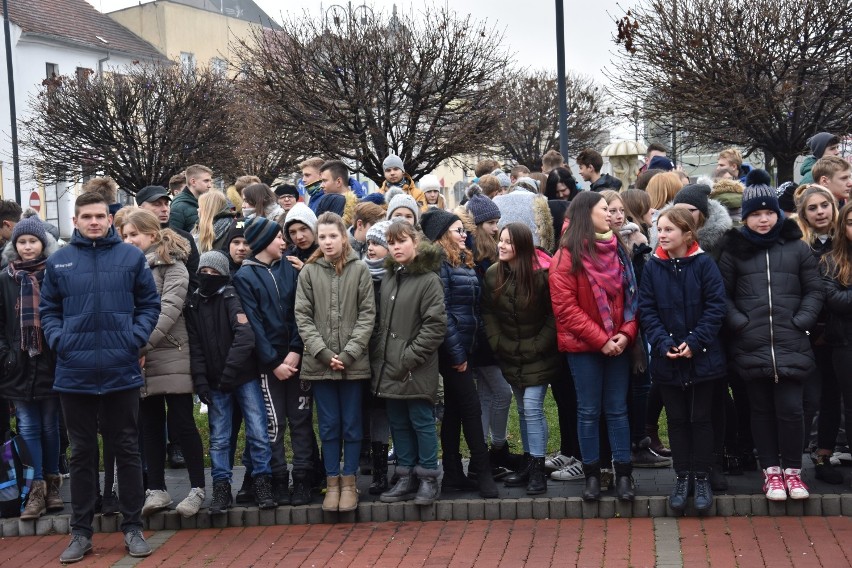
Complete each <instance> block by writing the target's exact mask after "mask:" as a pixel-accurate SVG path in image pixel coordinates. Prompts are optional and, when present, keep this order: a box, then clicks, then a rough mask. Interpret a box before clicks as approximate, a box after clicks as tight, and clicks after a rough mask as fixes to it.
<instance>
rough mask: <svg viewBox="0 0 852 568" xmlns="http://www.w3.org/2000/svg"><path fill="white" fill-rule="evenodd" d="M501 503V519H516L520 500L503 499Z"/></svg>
mask: <svg viewBox="0 0 852 568" xmlns="http://www.w3.org/2000/svg"><path fill="white" fill-rule="evenodd" d="M499 504H500V518H501V519H503V520H504V521H514V520H515V519H517V518H518V501H517V500H516V499H501V500H500V503H499Z"/></svg>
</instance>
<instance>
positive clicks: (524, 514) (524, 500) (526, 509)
mask: <svg viewBox="0 0 852 568" xmlns="http://www.w3.org/2000/svg"><path fill="white" fill-rule="evenodd" d="M532 503H533V500H532V499H530V498H529V497H521V498H520V499H518V505H517V508H518V512H517V515H518V516H517V518H518V519H532V513H533V509H532Z"/></svg>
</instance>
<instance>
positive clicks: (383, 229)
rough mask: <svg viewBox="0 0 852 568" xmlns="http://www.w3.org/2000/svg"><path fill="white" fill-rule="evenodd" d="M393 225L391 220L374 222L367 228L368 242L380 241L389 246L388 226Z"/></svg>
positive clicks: (379, 242) (384, 245)
mask: <svg viewBox="0 0 852 568" xmlns="http://www.w3.org/2000/svg"><path fill="white" fill-rule="evenodd" d="M390 226H391V222H390V221H379V222H378V223H374V224H373V226H371V227H370V228H369V229H368V230H367V242H368V243H369V242H370V241H373V242H374V243H378V244H380V245H382V246H383V247H385V248H388V239H387V234H388V227H390Z"/></svg>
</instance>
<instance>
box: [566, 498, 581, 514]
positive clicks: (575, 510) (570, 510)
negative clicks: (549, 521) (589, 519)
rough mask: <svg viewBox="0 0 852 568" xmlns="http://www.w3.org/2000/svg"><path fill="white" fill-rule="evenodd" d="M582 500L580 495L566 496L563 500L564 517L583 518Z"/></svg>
mask: <svg viewBox="0 0 852 568" xmlns="http://www.w3.org/2000/svg"><path fill="white" fill-rule="evenodd" d="M583 503H585V501H583V499H582V498H580V497H568V499H566V500H565V518H566V519H582V518H583V511H584V507H583Z"/></svg>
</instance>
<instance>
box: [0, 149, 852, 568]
mask: <svg viewBox="0 0 852 568" xmlns="http://www.w3.org/2000/svg"><path fill="white" fill-rule="evenodd" d="M839 142H840V141H839V139H838V138H837V137H836V136H832V135H829V134H825V133H821V134H818V135H816V136H814V138H813V139H812V143H811V147H812V148H811V149H812V151H813V156H811V157H809V159H808V160H806V162H805V166H806V167H807V172H803V173H807V174H808V175H810V176H811V179H809V180H808V181H807V182H806V183H804V184H801V185H795V184H784V185H782V186H781V187H779V188H777V189H776V188H774V187H772V186H771V181H770V177H769V175H768V174H767V173H766V172H765V171H763V170H758V169H752V168H749V167H748V166H747V165H745V164H743V163H742V157H741V155H740V154H739V152H737V151H736V150H734V149H729V150H725V151H724V152H722V153H721V154H720V156H719V164H718V168H717V169H716V171H715V172H714V174H713V176H712V177H704V178H699V179H698V180H697V181H695V182H691V181H690V180H689V178H688V177H686V176H685V175H684V174H683V173H682V172H680V171H679V170H678V169H677V168H676V167H675V164H674V163H673V162H672V161H671V160H670V159H669V158H668V157H666V155H665V148H663V147H661V146H658V145H652V146H651V147H650V148H649V153H648V156H647V157H646V160H645V162H646V166H647V167H643V171H642V173H641V174H640V176H639V179H637V181H636V184H635V187H630V188H622V187H621V186H622V182H621V181H620V180H618V179H617V178H614V177H612V176H609V175H606V174H601V169H602V166H603V159H602V157H601V155H600V153H598V152H596V151H595V150H592V149H587V150H584V151H583V152H581V153H580V154H579V155H578V156H577V157H576V161H577V164H578V166H579V174H580V176H581V177H582V179H583V180H584V181H585V182H588V184H589V186H590V189H588V190H580V189H579V185H578V183H577V181H576V178H575V177H574V175H573V172H572V171H571V169H570V168H569V167H568V166H567V164H565V163H564V161H563V158H562V156H561V155H559V154H558V153H557V152H549V153H548V154H547V155H546V156H545V158H544V162H543V171H542V172H530V171H529V170H528V169H527V168H525V167H523V166H516V167H514V168H512V169H511V171H504V170H503V169H502V168H501V167H500V165H499V164H498V163H497V162H496V161H494V160H483V161H481V162H480V163H479V164H478V165H477V168H476V178H475V180H474V182H473V183H471V184H470V186H469V187H468V188H467V190H466V192H465V197H464V199H463V200H462V203H461V204H459V205H458V206H457V207H455V208H454V209H452V210H448V209H447V206H446V203H447V201H448V200H447V197H446V196H445V195H444V194H443V189H442V187H441V182H440V180H439V179H438V178H436V177H435V176H432V175H427V176H424V177H423V178H422V179H420V180H419V183H415V181H414V180H413V179H412V177H411V176H410V175H408V174H407V173H406V172H405V167H404V164H403V161H402V160H401V159H400V158H399V157H398V156H395V155H391V156H388V157H387V158H386V159H385V160H384V163H383V167H384V172H385V182H384V184H383V185H382V186H381V187H380V188H379V189H378V190H377V191H375V192H373V193H369V194H366V195H361V188H360V186H359V185H358V184H357V183H355V184H353V182H352V179H351V177H350V172H349V170H348V169H347V167H346V165H345V164H344V163H343V162H341V161H339V160H323V159H321V158H311V159H309V160H306V161H305V162H303V163H302V164H301V165H300V169H301V174H302V175H301V179H300V180H299V183H298V184H293V185H291V184H288V183H281V184H278V185H275V186H273V187H269V186H267V185H265V184H263V183H261V181H260V180H259V179H258V178H254V177H252V176H244V177H241V178H239V179H237V180H236V182H235V184H234V185H233V186H232V187H229V188H227V190H226V191H224V192H223V191H220V190H217V189H215V188H214V187H213V185H214V176H213V172H212V171H211V170H210V169H209V168H207V167H205V166H202V165H193V166H190V167H188V168H187V169H186V171H185V172H184V173H183V174H181V175H180V176H176V177H175V178H173V179H172V182H171V184H170V186H171V187H169V188H166V187H161V186H148V187H145V188H143V189H141V190H139V191H138V192H136V193H135V205H125V206H122V205H121V204H117V203H116V190H117V186H116V184H115V183H114V182H113V181H112V180H111V179H109V178H94V179H91V180H89V181H88V182H87V183H86V184H85V186H84V188H83V192H82V193H81V194H80V196H79V197H78V198H77V200H76V203H75V211H74V233H73V236H72V237H71V239H70V241H69V242H68V243H62V242H61V241H59V240H58V238H57V237H58V235H54V234H52V233H55V231H52V227H50V226H49V225H48V224H46V223H44V222H43V221H41V220H39V219H38V218H37V217H32V216H29V217H22V212H21V208H20V206H18V205H17V204H16V203H14V202H2V203H0V221H2V224H0V237H2V238H3V240H4V241H5V245H4V249H3V254H2V260H3V265H4V266H5V268H4V269H3V271H2V272H1V273H0V318H2V322H0V358H2V359H0V360H2V373H0V396H3V397H5V399H7V400H8V401H11V402H12V404H13V405H14V412H15V416H16V419H17V429H18V431H19V433H20V435H21V438H22V439H23V440H24V442H25V443H26V444H27V446H28V448H29V452H30V454H31V456H32V461H33V464H32V465H33V467H34V470H35V477H34V481H33V484H32V490H31V492H30V494H29V496H28V498H27V500H26V502H25V503H24V505H23V509H22V515H21V518H23V519H36V518H38V517H39V516H41V515H42V514H44V513H45V512H46V511H55V510H61V509H62V508H63V502H62V499H61V497H60V496H59V489H60V485H61V483H62V476H61V474H60V467H61V466H62V461H63V460H62V457H63V456H64V454H65V449H64V447H65V446H66V445H68V444H70V448H71V458H70V463H69V466H68V467H69V470H70V476H71V506H72V520H71V532H72V539H71V543H70V544H69V546H68V548H67V549H66V550H65V552H63V554H62V557H61V559H62V561H63V562H75V561H77V560H80V559H82V558H83V556H84V555H85V554H86V553H87V552H89V551H90V550H91V547H92V544H91V539H92V521H93V517H94V514H95V513H97V512H103V513H105V514H114V513H117V512H120V513H121V514H122V525H121V528H122V531H123V532H124V534H125V544H126V546H127V548H128V550H129V552H130V554H131V555H132V556H138V557H142V556H146V555H148V554H150V551H151V549H150V547H149V545H148V544H147V543H146V542H145V540H144V537H143V535H142V532H141V528H142V523H141V519H142V517H143V516H147V515H151V514H153V513H154V512H157V511H160V510H164V509H166V508H168V507H169V506H171V505H172V503H173V500H172V498H171V496H170V494H169V491H168V487H167V486H166V482H165V475H164V470H165V467H166V462H167V461H168V460H170V459H171V458H172V457H174V456H173V452H177V453H178V454H179V455H180V457H181V461H182V462H183V463H185V466H186V468H187V471H188V475H189V480H190V485H191V490H190V492H189V494H188V496H187V497H186V498H185V499H183V500H182V501H181V502H180V503H178V504H177V506H176V510H177V511H178V513H180V514H181V515H183V516H185V517H190V516H193V515H196V514H198V513H199V510H200V509H201V507H202V504H203V503H204V502H205V499H206V498H207V491H208V488H207V487H206V486H205V475H204V447H203V444H202V437H201V435H200V433H199V431H198V429H197V427H196V422H195V419H194V412H193V410H194V398H196V397H197V399H198V400H199V401H200V402H201V403H203V404H204V405H205V406H206V408H207V411H208V427H209V448H208V450H209V456H210V462H211V466H212V467H211V477H212V488H209V489H210V490H211V491H212V495H211V498H210V505H209V511H210V513H212V514H219V513H223V512H225V511H226V510H227V509H228V508H230V507H231V506H232V504H233V503H234V502H236V503H240V504H248V503H254V504H256V505H257V506H258V507H260V508H262V509H267V508H273V507H276V506H281V505H304V504H308V503H310V502H312V501H313V499H314V494H315V493H316V492H321V493H324V496H323V498H322V508H323V510H325V511H330V512H338V511H340V512H344V511H352V510H354V509H356V508H357V506H358V501H359V491H358V488H357V484H356V480H357V476H358V475H359V473H362V474H363V473H365V472H367V474H369V475H371V483H370V486H369V492H370V494H373V495H377V496H378V498H379V499H380V500H381V501H383V502H389V503H393V502H399V501H408V500H413V501H414V503H416V504H418V505H430V504H432V503H434V501H435V500H436V499H438V498H439V496H440V494H441V492H442V491H443V492H450V491H477V492H478V493H479V494H480V495H481V496H482V497H484V498H497V497H499V489H498V485H497V482H502V483H503V484H505V485H506V486H508V487H524V488H525V489H526V492H527V494H530V495H540V494H544V493H546V492H547V486H548V479H552V480H557V481H580V482H584V483H585V486H584V488H583V493H582V495H583V498H584V499H587V500H597V499H600V497H601V494H602V492H604V491H609V490H610V489H612V490H613V491H614V493H615V495H616V496H617V498H618V499H621V500H627V501H630V500H633V499H634V495H635V486H634V482H633V477H632V472H633V468H634V467H653V468H668V467H673V469H674V472H675V474H676V480H677V481H676V483H675V488H674V490H673V492H672V494H671V495H670V496H669V503H670V505H671V507H672V508H673V509H675V510H677V511H682V510H684V508H685V507H686V506H687V503H688V502H689V501H690V498H691V499H692V502H693V503H694V506H695V508H696V509H697V510H698V511H706V510H708V509H710V507H711V506H712V503H713V493H714V491H723V490H725V489H726V488H727V480H726V477H725V476H726V475H737V474H742V473H743V471H745V470H755V469H757V468H758V467H759V468H760V469H762V470H763V474H764V487H763V490H764V491H765V493H766V497H767V498H768V499H770V500H784V499H787V498H788V497H789V498H791V499H805V498H807V497H808V488H807V486H806V485H805V483H804V482H803V481H802V477H801V470H802V459H803V454H804V453H805V452H803V450H805V451H811V452H812V459H813V460H814V463H815V464H816V465H815V467H816V477H817V478H819V479H822V480H824V481H826V482H829V483H838V484H839V483H843V482H844V479H843V475H842V473H841V472H840V471H839V470H838V469H837V467H836V466H835V464H834V463H833V462H832V454H833V453H834V450H835V446H836V444H837V439H838V432H839V430H840V425H841V418H843V417H845V418H846V420H847V423H852V422H849V420H852V381H849V380H848V379H847V378H846V374H845V373H844V372H843V371H844V367H845V366H846V365H848V363H849V360H850V357H852V351H850V350H849V347H848V345H849V342H850V339H852V315H850V314H852V291H850V289H852V288H850V287H852V205H850V204H847V203H846V202H847V200H848V198H849V191H850V189H852V181H850V179H851V178H852V166H850V163H849V162H847V161H846V160H844V159H842V158H840V157H838V156H837V154H838V153H839V150H838V147H839ZM60 245H63V246H60ZM548 387H550V389H551V392H552V395H553V398H554V400H555V402H556V405H557V409H558V424H548V421H547V419H546V417H545V408H544V407H545V396H546V393H547V390H548ZM513 398H514V400H515V403H516V405H515V407H516V409H517V415H518V419H519V424H520V444H521V450H522V451H514V452H513V451H512V448H511V447H510V444H509V441H508V433H507V430H508V422H509V413H510V409H511V408H512V406H511V402H512V399H513ZM841 400H842V403H841ZM0 406H2V407H4V410H7V411H8V407H9V405H8V404H3V405H0ZM663 409H665V413H666V421H667V426H668V440H669V443H670V446H671V448H670V449H669V448H666V447H665V446H664V445H663V442H662V440H661V439H660V436H659V423H660V417H661V415H662V411H663ZM60 417H61V418H60ZM815 417H818V419H817V420H816V422H817V423H818V433H817V435H816V436H815V439H814V440H813V442H811V435H810V432H811V424H812V423H813V422H814V421H815ZM5 421H6V423H7V426H8V421H9V420H8V417H7V418H6V420H5ZM315 423H316V430H315V428H314V424H315ZM243 425H244V426H243ZM243 427H244V432H245V445H244V451H243V453H242V456H241V457H240V461H241V463H242V464H243V465H244V466H245V468H246V472H245V476H244V480H243V484H242V486H241V487H240V488H239V489H238V491H237V493H236V495H234V493H233V488H232V487H231V482H232V476H233V468H234V464H235V461H236V457H235V453H236V450H237V433H238V432H239V431H240V430H241V428H243ZM551 427H558V429H559V433H560V440H561V442H560V447H559V448H558V451H556V452H555V453H551V454H549V453H548V440H549V430H550V428H551ZM288 429H289V437H288V438H289V455H290V456H291V459H290V460H289V462H290V463H288V452H287V451H286V450H285V446H286V441H285V433H286V432H287V430H288ZM315 432H316V433H315ZM98 433H100V434H101V436H102V438H103V464H104V485H103V495H102V496H101V491H100V486H99V471H98V467H99V460H100V452H99V444H98V437H97V436H98ZM66 435H67V442H64V443H63V441H62V440H63V439H64V436H66ZM462 436H464V441H465V443H466V446H467V448H468V450H469V455H470V460H469V463H468V466H467V468H466V469H465V466H464V464H463V461H462V445H461V441H462ZM809 446H810V447H809ZM391 454H392V455H393V459H395V460H396V467H395V468H394V469H393V470H392V472H391V471H389V468H388V461H389V455H391ZM391 473H392V475H390V474H391ZM116 483H117V491H116V488H115V486H116Z"/></svg>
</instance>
